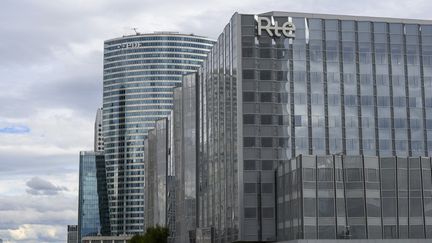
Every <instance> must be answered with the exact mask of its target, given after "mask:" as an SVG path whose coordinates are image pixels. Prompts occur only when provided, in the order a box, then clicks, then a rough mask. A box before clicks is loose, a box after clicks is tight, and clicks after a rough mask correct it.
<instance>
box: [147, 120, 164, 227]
mask: <svg viewBox="0 0 432 243" xmlns="http://www.w3.org/2000/svg"><path fill="white" fill-rule="evenodd" d="M167 132H168V119H167V118H162V119H160V120H157V121H156V127H155V128H154V129H151V130H149V132H148V138H147V139H146V140H145V141H144V154H145V158H146V159H145V182H146V183H145V184H146V185H145V188H144V189H145V190H144V191H145V198H146V200H145V202H146V203H145V210H144V211H145V218H146V222H145V226H146V227H145V228H149V227H152V226H156V225H161V226H165V225H166V223H167V221H166V219H167V218H166V217H167V215H166V206H167V162H168V158H167V156H168V152H167V148H168V139H167V138H168V135H167V134H168V133H167Z"/></svg>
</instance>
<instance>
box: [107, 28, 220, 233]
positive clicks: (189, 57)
mask: <svg viewBox="0 0 432 243" xmlns="http://www.w3.org/2000/svg"><path fill="white" fill-rule="evenodd" d="M212 44H213V41H212V40H210V39H208V38H205V37H201V36H196V35H192V34H190V35H188V34H179V33H171V32H157V33H152V34H136V35H130V36H123V37H120V38H116V39H111V40H107V41H105V48H104V94H103V119H102V120H103V125H102V127H103V129H102V130H103V136H104V146H105V158H106V163H107V168H106V169H107V182H108V195H109V203H110V204H109V205H110V221H111V231H112V233H113V234H114V235H119V234H136V233H140V232H143V231H144V229H143V227H144V191H143V188H144V161H143V160H144V151H143V143H144V139H145V138H146V137H147V134H148V130H149V129H150V128H153V127H154V125H155V121H156V120H157V119H160V118H162V117H166V116H168V115H169V114H170V111H171V109H172V98H173V97H172V91H173V88H174V87H176V86H180V85H181V75H182V74H186V73H189V72H192V71H194V70H197V69H198V68H199V67H200V65H201V63H202V61H203V59H204V58H205V57H206V56H207V53H208V52H209V49H210V47H211V46H212ZM132 202H133V203H132Z"/></svg>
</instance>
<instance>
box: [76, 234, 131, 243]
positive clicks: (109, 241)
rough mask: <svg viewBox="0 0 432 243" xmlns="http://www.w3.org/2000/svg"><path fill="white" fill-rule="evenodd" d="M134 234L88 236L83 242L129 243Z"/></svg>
mask: <svg viewBox="0 0 432 243" xmlns="http://www.w3.org/2000/svg"><path fill="white" fill-rule="evenodd" d="M131 238H132V236H126V235H121V236H86V237H84V238H82V243H128V242H129V240H130V239H131Z"/></svg>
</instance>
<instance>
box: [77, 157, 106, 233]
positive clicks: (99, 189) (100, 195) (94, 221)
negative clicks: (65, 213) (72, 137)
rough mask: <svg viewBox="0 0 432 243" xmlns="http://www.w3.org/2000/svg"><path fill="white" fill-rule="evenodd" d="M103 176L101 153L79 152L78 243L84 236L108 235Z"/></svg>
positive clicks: (104, 172) (103, 168)
mask: <svg viewBox="0 0 432 243" xmlns="http://www.w3.org/2000/svg"><path fill="white" fill-rule="evenodd" d="M105 175H106V171H105V158H104V154H103V153H102V152H90V151H82V152H80V164H79V194H78V242H81V239H82V238H83V237H85V236H96V235H99V234H100V235H109V234H110V227H109V214H108V197H107V188H106V179H105Z"/></svg>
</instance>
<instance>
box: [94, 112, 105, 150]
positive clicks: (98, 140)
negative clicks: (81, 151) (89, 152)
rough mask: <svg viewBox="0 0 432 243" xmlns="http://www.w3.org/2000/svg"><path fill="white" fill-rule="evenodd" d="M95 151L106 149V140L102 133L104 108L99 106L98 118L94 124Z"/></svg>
mask: <svg viewBox="0 0 432 243" xmlns="http://www.w3.org/2000/svg"><path fill="white" fill-rule="evenodd" d="M94 151H95V152H103V151H104V141H103V134H102V108H99V109H97V111H96V119H95V124H94Z"/></svg>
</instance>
